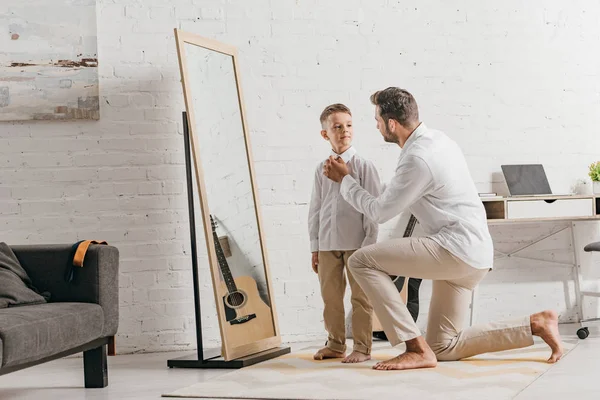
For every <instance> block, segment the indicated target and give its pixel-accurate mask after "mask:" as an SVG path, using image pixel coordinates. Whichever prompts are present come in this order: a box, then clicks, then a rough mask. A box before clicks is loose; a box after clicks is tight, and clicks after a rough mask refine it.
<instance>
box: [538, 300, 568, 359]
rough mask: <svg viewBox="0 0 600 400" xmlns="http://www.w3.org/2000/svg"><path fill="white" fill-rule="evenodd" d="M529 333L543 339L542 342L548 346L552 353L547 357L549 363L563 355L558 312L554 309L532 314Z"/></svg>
mask: <svg viewBox="0 0 600 400" xmlns="http://www.w3.org/2000/svg"><path fill="white" fill-rule="evenodd" d="M530 321H531V333H532V334H534V335H535V336H539V337H541V338H542V339H544V342H546V344H548V346H550V349H551V350H552V355H550V358H549V359H548V362H549V363H555V362H557V361H558V360H560V358H561V357H562V355H563V348H562V342H561V339H560V333H558V314H557V313H556V312H555V311H551V310H546V311H542V312H539V313H537V314H532V315H531V317H530Z"/></svg>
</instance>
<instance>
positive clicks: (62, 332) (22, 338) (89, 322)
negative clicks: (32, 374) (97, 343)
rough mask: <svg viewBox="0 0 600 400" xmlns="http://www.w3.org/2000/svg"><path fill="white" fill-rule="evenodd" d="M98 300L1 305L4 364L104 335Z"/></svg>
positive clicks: (56, 350) (69, 346)
mask: <svg viewBox="0 0 600 400" xmlns="http://www.w3.org/2000/svg"><path fill="white" fill-rule="evenodd" d="M103 328H104V315H103V313H102V308H101V307H100V306H99V305H98V304H90V303H48V304H40V305H34V306H24V307H9V308H4V309H0V339H1V340H2V353H3V356H2V366H3V367H8V366H13V365H19V364H23V363H26V362H30V361H36V360H38V359H41V358H45V357H49V356H52V355H54V354H57V353H61V352H63V351H66V350H69V349H72V348H75V347H78V346H81V345H84V344H86V343H88V342H90V341H92V340H95V339H98V338H100V337H101V334H102V329H103Z"/></svg>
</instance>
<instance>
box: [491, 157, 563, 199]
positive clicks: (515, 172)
mask: <svg viewBox="0 0 600 400" xmlns="http://www.w3.org/2000/svg"><path fill="white" fill-rule="evenodd" d="M502 173H503V174H504V179H505V180H506V185H507V186H508V192H509V193H510V195H511V196H513V197H518V196H548V195H552V196H569V194H566V193H565V194H553V193H552V189H550V184H549V183H548V177H547V176H546V171H544V166H543V165H542V164H516V165H502Z"/></svg>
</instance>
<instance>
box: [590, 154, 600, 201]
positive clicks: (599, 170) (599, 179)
mask: <svg viewBox="0 0 600 400" xmlns="http://www.w3.org/2000/svg"><path fill="white" fill-rule="evenodd" d="M590 178H592V182H593V183H594V194H600V161H597V162H595V163H592V164H591V165H590Z"/></svg>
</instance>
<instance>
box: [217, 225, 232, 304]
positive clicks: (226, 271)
mask: <svg viewBox="0 0 600 400" xmlns="http://www.w3.org/2000/svg"><path fill="white" fill-rule="evenodd" d="M213 240H214V242H215V250H216V252H217V260H218V261H219V267H220V268H221V273H222V274H223V279H224V280H225V284H226V285H227V290H228V291H229V293H233V292H237V286H236V284H235V281H234V279H233V275H231V269H230V268H229V264H227V260H226V259H225V253H224V252H223V248H222V247H221V242H219V237H218V236H217V233H216V232H214V231H213Z"/></svg>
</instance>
